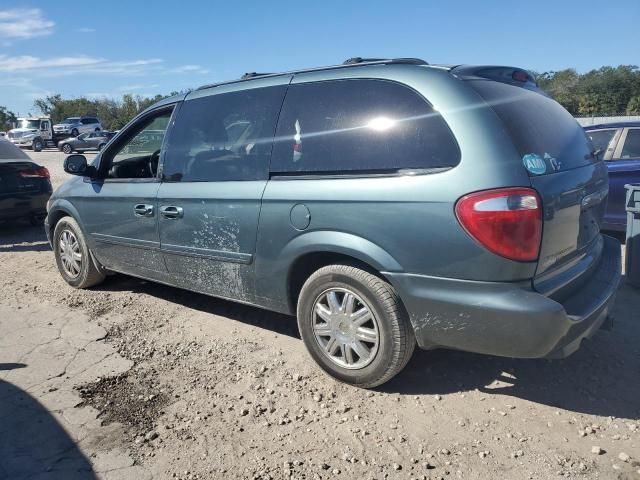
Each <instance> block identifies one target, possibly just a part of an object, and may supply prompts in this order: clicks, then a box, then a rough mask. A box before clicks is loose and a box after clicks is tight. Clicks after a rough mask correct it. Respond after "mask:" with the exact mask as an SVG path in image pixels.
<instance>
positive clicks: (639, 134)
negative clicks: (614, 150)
mask: <svg viewBox="0 0 640 480" xmlns="http://www.w3.org/2000/svg"><path fill="white" fill-rule="evenodd" d="M620 158H622V159H628V158H640V128H630V129H629V131H628V132H627V138H626V140H625V141H624V147H622V153H621V154H620Z"/></svg>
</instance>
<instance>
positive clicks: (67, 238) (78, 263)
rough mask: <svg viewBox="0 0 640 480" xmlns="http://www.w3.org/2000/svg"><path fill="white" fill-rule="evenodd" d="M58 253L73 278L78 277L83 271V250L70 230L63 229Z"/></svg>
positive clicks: (63, 266)
mask: <svg viewBox="0 0 640 480" xmlns="http://www.w3.org/2000/svg"><path fill="white" fill-rule="evenodd" d="M58 254H59V256H60V261H61V262H62V268H63V269H64V271H65V273H66V274H67V275H68V276H70V277H71V278H76V277H77V276H78V275H80V272H81V271H82V252H81V251H80V243H79V242H78V239H77V238H76V236H75V234H74V233H73V232H72V231H70V230H63V232H62V234H61V235H60V240H59V241H58Z"/></svg>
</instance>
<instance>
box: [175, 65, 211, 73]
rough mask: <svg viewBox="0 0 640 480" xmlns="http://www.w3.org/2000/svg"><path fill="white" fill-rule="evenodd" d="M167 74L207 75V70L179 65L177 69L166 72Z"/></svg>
mask: <svg viewBox="0 0 640 480" xmlns="http://www.w3.org/2000/svg"><path fill="white" fill-rule="evenodd" d="M167 73H196V74H205V73H209V70H207V69H206V68H204V67H202V66H201V65H181V66H179V67H175V68H171V69H169V70H167Z"/></svg>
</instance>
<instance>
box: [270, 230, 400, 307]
mask: <svg viewBox="0 0 640 480" xmlns="http://www.w3.org/2000/svg"><path fill="white" fill-rule="evenodd" d="M282 256H283V257H284V258H291V259H292V260H291V261H290V263H289V265H288V268H287V272H286V286H285V291H286V298H287V304H288V307H289V310H290V312H292V313H293V312H295V311H296V306H297V303H298V296H299V294H300V290H301V289H302V285H303V284H304V282H305V281H306V280H307V278H309V277H310V276H311V274H313V272H315V271H317V270H318V269H320V268H322V267H325V266H327V265H334V264H340V265H351V266H354V267H358V268H361V269H362V270H365V271H367V272H369V273H371V274H373V275H376V276H378V277H380V278H382V279H384V280H385V281H389V280H388V279H387V278H385V276H384V274H383V273H382V272H385V271H391V272H400V271H402V270H403V269H402V267H401V266H400V264H399V263H398V262H397V261H396V259H395V258H393V256H391V255H390V254H389V253H388V252H387V251H385V250H384V249H383V248H382V247H380V246H379V245H376V244H374V243H373V242H371V241H369V240H367V239H365V238H362V237H358V236H356V235H353V234H349V233H345V232H330V231H322V232H310V233H308V234H303V235H300V236H298V237H296V238H295V239H294V240H292V241H291V242H290V243H289V245H287V247H285V248H284V249H283V252H282ZM389 283H390V282H389Z"/></svg>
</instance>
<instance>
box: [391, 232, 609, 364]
mask: <svg viewBox="0 0 640 480" xmlns="http://www.w3.org/2000/svg"><path fill="white" fill-rule="evenodd" d="M385 276H386V277H387V278H389V280H390V281H391V283H392V284H393V285H394V287H395V288H396V290H397V291H398V293H399V295H400V297H401V298H402V300H403V302H404V305H405V307H406V309H407V311H408V312H409V316H410V319H411V323H412V325H413V328H414V331H415V334H416V338H417V341H418V345H419V346H420V347H421V348H436V347H447V348H454V349H458V350H465V351H470V352H477V353H485V354H490V355H499V356H505V357H516V358H541V357H553V358H556V357H564V356H567V355H570V354H571V353H573V352H574V351H575V350H577V349H578V347H579V346H580V343H581V341H582V340H583V339H584V338H587V337H590V336H591V335H593V334H594V333H595V332H596V331H597V330H598V329H599V328H600V327H601V325H602V324H603V323H604V321H605V319H606V318H607V315H608V314H609V312H610V309H611V308H612V306H613V300H614V299H615V294H616V290H617V288H618V284H619V282H620V277H621V258H620V243H619V242H618V241H617V240H615V239H613V238H610V237H604V245H603V251H602V255H601V257H600V260H599V264H598V266H597V267H596V268H594V269H593V272H592V274H591V276H590V278H589V279H588V280H587V281H586V282H585V283H584V285H582V287H581V288H580V289H578V293H576V294H575V295H573V296H571V297H570V298H567V299H565V300H564V301H562V303H559V302H557V301H555V300H553V299H551V298H549V297H546V296H544V295H542V294H540V293H538V292H536V291H534V290H532V288H531V285H530V282H526V283H492V282H477V281H469V280H454V279H445V278H436V277H426V276H421V275H412V274H398V273H392V272H389V273H385Z"/></svg>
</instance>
